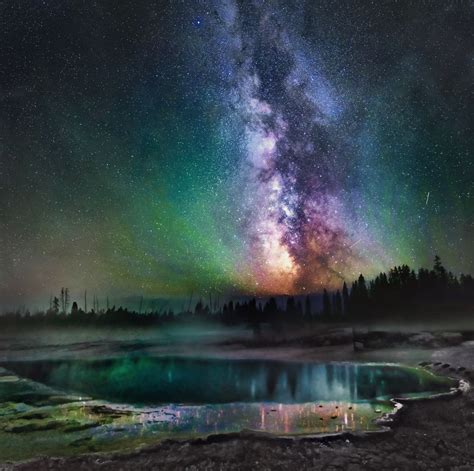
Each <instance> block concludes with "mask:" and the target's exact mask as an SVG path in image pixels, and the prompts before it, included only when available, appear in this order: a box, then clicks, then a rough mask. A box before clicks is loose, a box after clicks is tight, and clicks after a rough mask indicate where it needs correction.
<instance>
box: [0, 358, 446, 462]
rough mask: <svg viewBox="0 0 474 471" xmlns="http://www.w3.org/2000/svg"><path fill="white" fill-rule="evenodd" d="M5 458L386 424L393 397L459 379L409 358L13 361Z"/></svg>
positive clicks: (1, 389) (3, 419) (4, 401)
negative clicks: (402, 361)
mask: <svg viewBox="0 0 474 471" xmlns="http://www.w3.org/2000/svg"><path fill="white" fill-rule="evenodd" d="M3 366H4V368H5V369H4V370H2V369H1V368H0V460H1V459H13V460H15V459H26V458H29V457H34V456H38V455H51V456H56V455H71V454H78V453H83V452H91V451H108V450H118V449H120V450H124V449H127V448H129V449H132V448H134V447H136V446H138V445H143V444H149V443H154V442H156V441H157V440H160V439H163V438H178V439H189V438H196V437H205V436H208V435H210V434H226V433H236V432H240V431H243V430H251V431H253V432H266V433H271V434H275V435H278V436H285V435H315V434H327V433H340V432H351V431H352V432H355V431H357V432H361V431H364V432H366V431H375V430H380V429H381V427H382V425H381V424H380V421H379V420H377V419H380V418H382V417H383V416H384V414H386V413H389V412H393V410H394V404H393V403H392V402H390V401H388V399H389V398H391V397H401V396H404V397H420V396H421V397H423V396H428V395H431V394H434V393H441V392H448V391H449V390H450V388H451V387H453V386H455V383H454V382H453V381H451V380H449V379H447V378H445V377H438V376H435V375H432V374H431V373H429V372H427V371H425V370H423V369H419V368H410V367H405V366H400V365H398V366H397V365H386V364H357V363H328V364H312V363H289V362H277V361H248V360H246V361H235V360H216V359H195V358H181V357H172V358H153V357H146V356H139V357H128V358H121V359H114V360H100V359H96V360H55V361H51V360H49V361H22V362H8V363H3Z"/></svg>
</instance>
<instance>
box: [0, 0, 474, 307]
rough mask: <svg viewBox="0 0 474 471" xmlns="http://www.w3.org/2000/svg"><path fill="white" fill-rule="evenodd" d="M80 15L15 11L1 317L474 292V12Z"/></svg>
mask: <svg viewBox="0 0 474 471" xmlns="http://www.w3.org/2000/svg"><path fill="white" fill-rule="evenodd" d="M66 3H67V2H59V1H47V2H42V3H41V4H37V2H34V3H30V4H28V2H20V1H18V2H11V3H10V4H9V5H8V6H6V7H2V8H3V10H2V19H3V23H4V24H3V25H2V29H1V33H0V34H1V40H2V44H4V45H5V46H4V47H3V50H2V52H1V55H2V65H4V67H2V69H3V70H2V71H1V72H0V87H1V88H0V103H1V105H2V106H1V112H0V113H1V124H2V140H1V144H0V151H1V156H2V157H1V158H2V166H1V169H0V170H1V182H2V193H1V195H2V197H1V198H2V212H1V214H0V216H1V222H2V230H1V237H2V252H1V256H2V258H1V264H2V268H1V273H0V275H1V276H0V289H1V292H0V294H1V298H2V300H3V302H2V304H3V305H5V306H12V305H14V306H17V305H21V304H28V303H33V304H36V305H41V304H42V303H44V302H47V299H48V298H49V294H50V293H51V292H56V291H57V290H58V289H59V288H60V287H61V286H69V287H70V289H71V292H72V293H73V296H78V295H79V293H81V292H82V290H84V289H88V290H89V291H90V292H97V293H100V294H101V296H105V295H109V296H110V297H111V298H112V299H115V298H117V299H119V298H120V299H122V298H125V297H127V296H130V295H137V294H144V295H146V296H150V297H156V298H160V297H161V298H172V297H175V298H177V299H178V298H182V297H187V296H189V295H190V294H191V293H194V294H195V295H202V296H208V294H209V293H214V295H216V294H219V295H222V296H230V295H237V294H262V295H267V294H283V293H309V292H319V291H321V290H322V289H323V288H325V287H326V288H330V289H334V288H337V287H340V286H341V284H342V282H343V281H350V280H352V279H353V278H354V277H356V276H358V274H359V273H361V272H363V273H364V274H366V276H368V277H370V276H373V275H375V274H376V273H377V272H379V271H381V270H386V269H388V268H389V267H390V266H392V265H393V264H402V263H408V264H409V265H410V266H413V267H419V266H423V265H424V266H428V265H431V263H432V259H433V256H434V254H435V253H439V254H440V255H441V257H442V259H443V261H444V263H445V265H447V266H448V268H450V269H451V270H453V271H454V272H456V273H459V272H473V271H474V253H473V244H472V240H473V238H474V207H473V182H474V166H473V159H472V149H473V135H474V133H473V132H472V131H473V129H472V128H473V126H472V124H473V119H472V118H473V116H472V109H474V108H473V106H472V105H473V103H472V97H473V93H472V91H473V90H472V83H473V80H472V79H473V70H474V69H473V67H472V57H473V48H472V44H473V43H472V37H471V31H472V24H473V8H472V6H471V5H470V4H469V3H468V2H443V4H440V3H438V2H418V4H415V2H406V3H404V2H388V1H381V2H377V5H373V6H368V5H367V4H366V2H347V3H346V2H339V1H331V0H327V1H321V2H311V1H297V2H293V1H291V2H290V1H257V0H255V1H245V2H244V1H236V0H222V1H212V0H203V1H199V2H184V3H179V2H174V1H161V2H148V1H145V0H141V1H135V2H127V1H123V2H117V3H120V4H117V5H112V4H110V5H108V4H107V5H106V4H105V3H101V2H99V3H94V4H92V2H91V3H90V4H84V5H82V4H81V5H79V4H72V3H70V4H66ZM19 38H21V40H19Z"/></svg>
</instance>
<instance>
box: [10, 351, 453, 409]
mask: <svg viewBox="0 0 474 471" xmlns="http://www.w3.org/2000/svg"><path fill="white" fill-rule="evenodd" d="M4 366H5V367H7V368H8V369H10V370H12V371H14V372H15V373H16V374H18V375H19V376H21V377H25V378H29V379H31V380H33V381H36V382H38V383H42V384H46V385H48V386H52V387H55V388H59V389H61V390H64V391H68V392H73V393H79V394H84V395H88V396H91V397H92V398H94V399H102V400H107V401H111V402H120V403H126V404H131V405H137V406H145V405H146V406H154V405H161V404H169V403H173V404H223V403H231V402H276V403H284V404H297V403H307V402H321V401H323V402H325V401H341V402H364V401H374V400H380V399H387V398H390V397H395V396H396V397H398V396H410V395H416V394H419V393H423V394H432V393H437V392H443V391H445V390H446V388H447V386H449V385H450V380H448V379H447V378H444V377H439V376H434V375H432V374H430V373H427V372H426V371H424V370H420V369H415V368H409V367H403V366H399V365H384V364H382V365H381V364H355V363H329V364H313V363H290V362H277V361H249V360H245V361H242V360H217V359H192V358H180V357H176V358H151V357H135V358H134V357H132V358H122V359H115V360H62V361H30V362H16V363H15V362H12V363H9V364H7V365H4Z"/></svg>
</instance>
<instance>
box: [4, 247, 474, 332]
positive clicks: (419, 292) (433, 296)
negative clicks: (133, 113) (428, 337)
mask: <svg viewBox="0 0 474 471" xmlns="http://www.w3.org/2000/svg"><path fill="white" fill-rule="evenodd" d="M142 304H143V298H142V299H141V301H140V306H139V309H138V310H129V309H127V308H123V307H118V308H117V307H116V306H112V307H109V301H108V298H107V303H106V307H105V308H102V309H101V308H100V306H99V299H98V297H97V296H95V295H94V296H93V300H92V308H91V309H90V310H89V309H88V308H87V293H85V297H84V307H83V308H80V307H79V305H78V303H77V301H73V302H72V304H71V303H70V295H69V290H68V289H67V288H62V289H61V291H60V295H59V297H57V296H54V297H53V296H52V297H51V299H50V307H49V309H48V310H47V311H39V312H36V313H34V314H31V313H30V312H29V311H27V310H26V311H24V312H21V311H20V310H18V311H16V312H8V313H5V314H4V315H2V316H0V326H31V325H34V326H37V325H45V326H61V325H78V326H87V325H97V326H100V325H108V326H128V325H130V326H153V325H163V324H169V323H173V322H174V323H184V322H193V321H212V322H216V321H217V322H221V323H223V324H226V325H241V324H245V325H248V326H251V327H252V328H253V330H254V332H255V333H256V334H259V333H260V331H261V328H262V325H265V324H267V325H270V326H271V327H272V328H273V329H274V330H275V331H281V330H282V329H283V328H285V326H289V325H303V324H305V323H308V322H309V323H311V322H329V323H332V322H344V323H349V324H351V323H353V324H358V323H368V322H372V321H390V320H395V319H400V318H404V319H411V320H413V319H419V320H423V321H436V320H439V319H440V317H442V316H448V315H449V316H450V319H452V316H454V317H456V316H457V315H458V316H461V317H462V316H465V315H470V316H471V317H472V315H473V314H474V313H473V310H472V307H473V305H474V278H473V277H472V276H471V275H464V274H461V275H460V276H459V277H457V276H455V275H453V274H452V273H451V272H449V271H447V270H446V269H445V268H444V266H443V264H442V263H441V259H440V257H439V256H435V259H434V266H433V268H432V269H425V268H420V269H419V270H418V271H417V272H415V271H414V270H413V269H411V268H410V267H409V266H408V265H401V266H395V267H393V268H392V269H390V270H389V271H388V272H387V273H380V274H379V275H378V276H376V277H375V278H374V279H373V280H370V281H366V279H365V278H364V276H363V275H362V274H361V275H360V276H359V277H358V279H357V280H354V281H353V282H352V284H351V285H350V286H347V284H346V283H345V282H344V283H343V284H342V287H341V289H340V290H336V291H335V292H329V291H328V290H326V289H324V290H323V293H322V295H321V294H313V295H306V296H274V297H270V298H268V299H267V300H265V301H263V300H257V298H252V299H249V300H245V301H234V300H229V301H228V302H226V303H224V304H223V305H221V304H220V303H219V302H218V301H216V300H214V302H213V300H212V297H211V296H210V297H209V303H205V302H204V301H203V300H202V298H201V299H199V300H198V301H197V303H196V304H195V305H194V308H191V300H190V302H189V306H188V309H186V310H184V309H183V310H182V312H177V313H175V312H174V311H173V310H172V309H168V310H163V309H159V310H156V309H155V310H153V309H152V310H148V311H147V310H145V311H144V312H142ZM69 306H71V308H70V309H69Z"/></svg>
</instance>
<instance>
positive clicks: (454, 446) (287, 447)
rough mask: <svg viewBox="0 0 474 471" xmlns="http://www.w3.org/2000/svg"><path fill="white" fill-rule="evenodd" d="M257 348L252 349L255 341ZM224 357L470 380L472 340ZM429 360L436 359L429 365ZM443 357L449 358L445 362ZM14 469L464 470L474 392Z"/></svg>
mask: <svg viewBox="0 0 474 471" xmlns="http://www.w3.org/2000/svg"><path fill="white" fill-rule="evenodd" d="M257 350H258V349H257ZM228 354H229V356H232V357H259V356H260V357H262V356H264V357H266V358H268V357H272V358H275V357H279V356H282V357H283V356H284V357H285V358H286V359H295V360H310V359H311V360H314V361H325V360H332V361H335V360H358V361H393V362H398V361H399V362H403V363H408V364H415V363H417V362H419V361H422V360H424V361H428V362H430V366H429V367H430V368H432V369H433V370H434V371H440V372H443V373H445V374H449V375H450V376H453V377H458V378H464V379H467V380H468V381H473V382H474V342H464V343H463V344H462V345H460V346H456V347H449V348H445V349H431V350H426V349H425V350H424V349H418V350H379V351H367V352H360V353H354V352H352V351H351V349H350V346H349V347H347V346H346V347H344V346H343V347H338V348H337V349H336V350H335V347H331V348H324V347H323V348H317V349H309V350H308V349H304V350H303V349H298V348H294V349H285V351H282V350H279V349H276V350H275V351H273V350H271V349H265V350H260V351H248V350H246V351H239V350H238V349H229V351H228ZM436 363H441V364H438V365H435V364H436ZM446 364H449V366H446ZM0 469H9V470H10V469H15V470H25V471H26V470H34V471H41V470H75V469H84V470H85V469H98V470H114V471H116V470H134V471H135V470H138V469H159V470H178V469H185V470H201V469H203V470H233V469H235V470H245V469H249V470H250V469H252V470H254V469H261V470H267V469H268V470H270V469H272V470H273V469H275V470H287V469H288V470H305V469H314V470H318V469H324V470H336V469H339V470H342V469H344V470H352V471H355V470H384V469H390V470H392V469H398V470H427V469H436V470H439V469H443V470H472V469H474V393H473V390H472V389H471V390H470V391H468V392H467V393H465V394H463V395H459V396H457V397H454V398H449V399H437V400H426V401H418V402H416V403H414V402H412V403H409V404H407V405H406V407H404V408H403V410H402V412H401V414H399V418H398V422H397V424H396V425H394V427H393V429H392V430H391V431H390V432H388V433H384V434H376V435H371V436H353V435H350V436H349V435H348V436H342V437H341V436H340V437H337V438H330V439H328V438H327V439H317V440H315V439H312V440H309V439H306V440H303V439H300V440H283V439H264V438H255V437H252V436H234V437H227V438H222V437H220V438H214V439H213V438H212V437H211V438H210V439H208V440H205V441H204V440H201V441H194V442H185V443H182V442H181V443H180V442H172V441H165V442H161V443H158V444H156V445H154V446H152V447H147V448H144V449H142V450H138V451H134V452H126V453H115V454H108V455H104V454H102V455H99V454H90V455H82V456H77V457H73V458H39V459H36V460H33V461H30V462H24V463H16V464H13V463H12V464H8V463H7V464H4V465H3V466H2V465H0Z"/></svg>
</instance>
